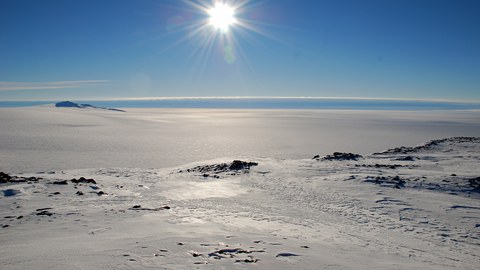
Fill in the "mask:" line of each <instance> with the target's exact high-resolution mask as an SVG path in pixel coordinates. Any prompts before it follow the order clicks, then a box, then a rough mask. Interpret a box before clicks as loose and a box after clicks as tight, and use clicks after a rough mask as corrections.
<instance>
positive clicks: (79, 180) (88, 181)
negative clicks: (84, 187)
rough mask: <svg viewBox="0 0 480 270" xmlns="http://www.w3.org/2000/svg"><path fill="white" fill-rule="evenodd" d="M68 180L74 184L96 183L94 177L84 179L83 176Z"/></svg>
mask: <svg viewBox="0 0 480 270" xmlns="http://www.w3.org/2000/svg"><path fill="white" fill-rule="evenodd" d="M70 181H72V183H74V184H94V185H95V184H97V182H96V181H95V180H94V179H86V178H85V177H80V178H79V179H76V178H73V179H72V180H70Z"/></svg>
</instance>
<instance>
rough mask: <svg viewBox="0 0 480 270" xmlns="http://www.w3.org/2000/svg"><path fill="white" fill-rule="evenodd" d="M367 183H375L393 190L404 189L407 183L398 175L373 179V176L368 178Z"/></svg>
mask: <svg viewBox="0 0 480 270" xmlns="http://www.w3.org/2000/svg"><path fill="white" fill-rule="evenodd" d="M365 182H369V183H374V184H376V185H381V186H386V187H392V188H397V189H400V188H404V187H405V184H406V181H405V180H403V179H401V178H400V177H399V176H398V175H397V176H394V177H391V176H377V177H372V176H367V178H366V179H365Z"/></svg>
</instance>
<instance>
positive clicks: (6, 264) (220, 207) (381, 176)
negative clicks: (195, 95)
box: [0, 108, 480, 269]
mask: <svg viewBox="0 0 480 270" xmlns="http://www.w3.org/2000/svg"><path fill="white" fill-rule="evenodd" d="M44 109H45V108H40V109H38V110H40V111H41V110H44ZM47 109H48V110H50V109H51V108H47ZM45 110H46V109H45ZM48 110H47V111H48ZM2 112H3V111H2ZM51 113H52V114H56V112H51ZM66 113H67V114H70V116H68V117H71V118H72V119H73V118H77V121H80V120H81V121H85V119H88V118H89V117H92V118H96V119H97V120H98V118H99V116H98V115H99V113H98V112H95V113H92V114H91V115H89V111H87V112H86V114H87V116H84V115H83V114H84V113H85V112H83V111H82V113H79V112H78V111H76V110H75V109H71V111H67V112H66ZM114 114H115V113H114V112H101V116H100V118H102V119H106V118H109V117H110V116H111V117H112V119H117V118H116V117H117V116H113V115H114ZM123 114H128V112H126V113H122V115H123ZM307 114H308V113H307ZM314 114H315V115H317V114H316V113H314ZM19 115H21V114H19ZM115 115H119V114H115ZM302 115H303V114H302ZM319 115H320V114H319ZM332 115H333V114H332ZM17 116H18V115H17ZM330 116H331V115H330ZM0 117H4V118H8V117H10V118H11V117H13V115H10V116H8V117H7V116H1V115H0ZM85 117H86V118H85ZM123 117H125V116H123ZM223 117H224V118H222V117H220V119H225V118H226V117H225V116H223ZM230 117H231V116H230ZM382 117H383V116H382ZM382 117H379V118H382ZM402 117H403V116H402ZM429 117H430V116H429ZM462 117H463V116H462ZM72 119H70V120H72ZM78 119H80V120H78ZM134 119H138V118H134ZM18 121H19V123H17V125H14V124H13V123H10V122H8V123H7V124H8V125H9V127H11V128H16V130H15V132H20V130H21V128H22V126H21V125H22V124H21V121H22V119H21V117H20V116H19V118H18ZM44 121H45V122H47V123H46V125H54V124H58V121H59V120H58V119H51V120H48V121H47V120H45V119H44ZM49 121H50V122H49ZM111 121H113V122H115V121H116V120H111ZM111 121H107V120H105V122H104V124H105V123H110V124H111V123H112V122H111ZM469 121H473V120H469ZM141 123H142V124H141V125H143V123H144V122H141ZM2 124H3V123H2ZM97 124H99V122H97ZM457 124H458V123H454V122H449V124H448V125H457ZM118 125H120V126H121V127H124V126H122V125H125V124H118ZM33 128H38V129H41V128H42V127H41V125H35V124H34V125H33ZM63 128H64V129H67V130H68V127H63ZM105 128H106V129H108V128H109V127H105ZM99 129H100V130H101V128H99ZM1 132H2V136H6V134H7V135H8V134H10V133H9V132H12V131H3V130H2V131H1ZM66 132H70V131H66ZM99 132H100V133H102V132H106V131H99ZM125 132H130V131H129V130H125ZM352 132H354V131H352ZM19 134H20V133H19ZM36 134H38V133H30V136H32V145H36V143H37V142H35V139H34V138H35V136H36ZM22 136H23V137H22ZM26 136H27V135H26V134H21V135H19V137H20V138H21V139H22V140H24V139H25V137H26ZM39 136H40V137H42V135H41V133H40V134H39ZM7 137H8V136H7ZM0 138H2V140H3V138H6V137H0ZM62 138H63V137H62V135H60V136H59V139H62ZM75 138H77V137H75ZM410 139H411V138H410ZM10 140H11V141H10V142H12V143H13V144H10V147H12V145H13V146H16V147H18V145H16V144H15V143H16V142H15V140H14V138H10ZM91 140H92V141H93V139H91ZM55 143H56V142H52V145H55ZM82 143H84V142H82V140H80V144H82ZM238 143H241V142H240V141H239V142H238ZM401 145H405V144H398V145H394V146H392V147H391V148H393V147H397V146H401ZM405 146H407V147H403V148H395V149H391V150H389V151H383V152H382V151H380V150H385V149H386V148H383V149H379V150H378V151H375V152H378V153H373V152H372V153H370V154H368V153H363V152H362V153H361V154H362V155H363V157H358V158H356V160H353V159H352V160H348V159H347V160H340V158H339V160H335V159H334V158H328V159H322V157H325V156H326V155H327V154H330V157H341V156H344V157H351V156H354V157H357V156H355V155H347V154H346V155H342V154H337V155H332V154H333V152H329V153H322V152H320V151H319V152H316V153H315V152H314V153H313V154H319V157H318V158H316V159H312V157H313V154H312V155H311V156H310V157H308V158H288V159H287V158H280V157H275V156H273V155H272V156H273V157H259V156H256V155H250V156H246V155H243V156H241V155H230V157H224V158H217V159H209V160H202V161H198V162H193V163H186V164H184V165H179V166H172V167H163V166H158V169H155V168H151V169H147V168H145V167H141V166H138V168H134V167H133V166H131V167H130V168H126V167H125V166H122V167H115V166H111V167H102V166H98V167H92V168H91V169H75V168H70V169H60V170H58V169H52V170H47V168H46V167H43V168H45V170H44V171H43V172H39V171H32V170H30V171H28V170H24V171H23V173H22V171H20V170H19V168H21V165H18V166H17V165H15V164H13V163H11V160H12V159H6V160H7V162H6V163H5V164H7V165H3V164H2V167H1V168H2V171H4V172H5V173H6V174H8V177H7V176H6V175H0V182H2V183H1V184H0V190H1V191H2V192H1V193H0V218H1V220H0V225H1V226H0V227H1V228H0V243H2V245H1V246H2V248H1V249H0V260H1V262H2V265H1V268H2V269H250V268H255V269H477V268H478V265H479V264H480V257H479V256H480V201H479V198H480V196H479V194H480V193H479V191H478V187H477V183H478V182H477V181H480V179H478V177H479V176H480V168H479V166H478V164H479V160H480V139H479V138H477V137H456V138H449V139H439V140H435V141H433V142H431V143H427V144H425V145H423V146H420V147H414V146H415V144H407V145H405ZM8 147H9V146H5V145H4V144H3V141H2V151H3V149H6V148H8ZM72 147H78V146H72ZM12 148H14V147H12ZM27 148H28V147H27V146H25V149H24V151H25V152H26V153H29V152H28V151H29V149H27ZM46 148H47V149H45V151H46V152H47V153H45V155H46V156H49V155H51V153H49V152H48V147H46ZM247 148H248V146H247ZM339 148H341V147H339ZM277 150H278V149H277ZM337 150H339V151H343V150H344V149H337ZM9 151H10V152H8V151H7V152H8V153H10V154H12V153H14V150H12V149H10V150H9ZM62 151H63V152H62ZM62 151H60V152H61V153H67V152H68V151H66V150H62ZM119 151H120V152H121V151H122V150H119ZM180 151H181V150H179V152H180ZM312 151H313V150H312ZM60 152H57V153H60ZM272 152H274V151H272ZM77 154H78V155H83V153H82V152H79V153H77ZM111 154H112V155H115V153H111ZM138 155H139V156H141V153H138ZM16 158H18V157H16ZM64 158H72V159H73V160H75V159H76V157H75V155H74V154H73V153H69V154H68V155H66V156H64ZM97 158H98V157H97V156H96V155H92V156H91V157H90V159H92V160H95V159H97ZM23 159H24V160H25V162H27V163H29V162H30V163H31V164H33V163H34V161H33V160H32V157H23ZM3 160H4V159H3V157H2V163H3ZM114 160H115V159H114ZM234 160H242V161H246V162H240V161H234ZM12 164H13V165H12ZM45 164H46V163H45ZM69 164H70V163H68V162H66V163H64V166H67V165H69ZM85 164H87V163H85ZM85 164H84V165H85ZM36 166H38V164H37V165H35V164H34V165H33V168H35V169H36V168H39V167H41V166H38V167H36ZM42 166H43V165H42ZM81 177H84V178H81ZM2 179H3V180H2ZM72 179H75V181H72ZM90 179H93V181H92V180H90Z"/></svg>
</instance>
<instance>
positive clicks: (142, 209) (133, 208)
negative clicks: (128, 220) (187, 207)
mask: <svg viewBox="0 0 480 270" xmlns="http://www.w3.org/2000/svg"><path fill="white" fill-rule="evenodd" d="M168 209H171V207H170V206H168V205H164V206H161V207H157V208H148V207H142V206H141V205H134V206H132V207H131V208H129V209H128V210H137V211H161V210H168Z"/></svg>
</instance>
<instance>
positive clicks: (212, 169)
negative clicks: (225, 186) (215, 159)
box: [179, 160, 258, 178]
mask: <svg viewBox="0 0 480 270" xmlns="http://www.w3.org/2000/svg"><path fill="white" fill-rule="evenodd" d="M257 165H258V163H257V162H247V161H241V160H234V161H233V162H232V163H230V164H228V163H220V164H212V165H204V166H197V167H194V168H191V169H187V170H186V172H199V173H201V174H202V176H203V177H213V178H220V177H219V176H218V175H215V174H216V173H225V172H232V173H248V172H249V171H250V169H251V168H252V167H254V166H257ZM179 172H180V173H182V172H184V171H182V170H181V171H179Z"/></svg>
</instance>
